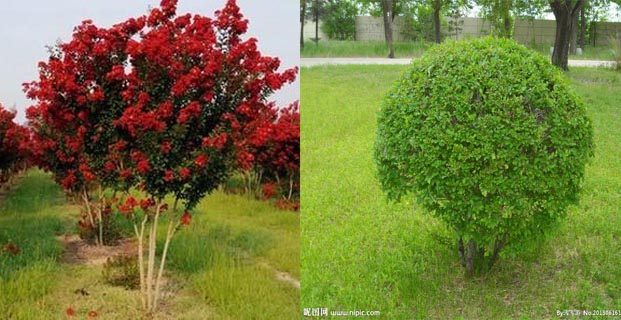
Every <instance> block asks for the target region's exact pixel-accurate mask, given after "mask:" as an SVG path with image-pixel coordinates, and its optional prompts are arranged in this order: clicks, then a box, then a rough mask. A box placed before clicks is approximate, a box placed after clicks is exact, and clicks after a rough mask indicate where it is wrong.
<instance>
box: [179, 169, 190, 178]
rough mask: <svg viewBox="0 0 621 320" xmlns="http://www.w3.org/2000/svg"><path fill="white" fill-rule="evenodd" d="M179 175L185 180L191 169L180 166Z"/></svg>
mask: <svg viewBox="0 0 621 320" xmlns="http://www.w3.org/2000/svg"><path fill="white" fill-rule="evenodd" d="M179 175H180V176H181V178H182V179H184V180H185V179H187V178H189V177H190V175H191V171H190V169H188V168H181V169H180V170H179Z"/></svg>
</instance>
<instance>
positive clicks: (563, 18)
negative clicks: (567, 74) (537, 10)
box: [550, 0, 583, 70]
mask: <svg viewBox="0 0 621 320" xmlns="http://www.w3.org/2000/svg"><path fill="white" fill-rule="evenodd" d="M571 2H572V1H571V0H565V1H562V0H555V1H554V2H550V7H552V12H553V13H554V17H555V18H556V37H555V40H554V50H553V52H552V64H553V65H555V66H557V67H558V68H560V69H561V70H568V68H567V63H568V59H569V41H570V35H571V29H572V24H573V22H574V20H575V18H576V16H577V15H578V13H579V12H580V9H581V8H582V3H583V0H577V2H576V4H575V5H574V6H572V4H571Z"/></svg>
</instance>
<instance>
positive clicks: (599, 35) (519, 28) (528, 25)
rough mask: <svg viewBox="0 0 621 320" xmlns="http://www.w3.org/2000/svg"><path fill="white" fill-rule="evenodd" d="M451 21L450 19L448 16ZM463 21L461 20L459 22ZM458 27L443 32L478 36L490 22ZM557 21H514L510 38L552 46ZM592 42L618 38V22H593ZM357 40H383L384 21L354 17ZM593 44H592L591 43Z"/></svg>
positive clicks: (396, 30)
mask: <svg viewBox="0 0 621 320" xmlns="http://www.w3.org/2000/svg"><path fill="white" fill-rule="evenodd" d="M400 18H401V17H397V18H395V22H394V24H393V38H394V39H395V40H397V41H399V40H403V36H402V35H401V32H400V30H401V28H402V27H401V25H402V23H403V20H402V19H400ZM447 20H449V21H450V18H447ZM462 22H463V23H462ZM458 24H459V28H460V30H458V31H454V30H451V31H449V30H448V28H447V27H446V26H443V28H442V33H443V34H444V35H445V36H446V37H447V38H451V39H463V38H478V37H482V36H485V35H488V34H489V32H490V24H489V22H487V21H485V20H484V19H481V18H461V19H460V20H459V21H458ZM555 34H556V22H555V21H554V20H519V19H518V20H516V21H515V25H514V29H513V38H514V39H515V40H516V41H518V42H520V43H523V44H525V45H532V44H543V45H546V44H548V45H550V46H552V45H554V37H555ZM595 35H596V37H595V45H598V46H599V45H608V41H609V40H608V39H609V37H615V38H616V39H621V23H618V22H599V23H597V24H596V32H595ZM356 40H361V41H368V40H380V41H381V40H384V22H383V20H382V18H381V17H370V16H359V17H356ZM591 45H593V43H591Z"/></svg>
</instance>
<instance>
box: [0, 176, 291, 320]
mask: <svg viewBox="0 0 621 320" xmlns="http://www.w3.org/2000/svg"><path fill="white" fill-rule="evenodd" d="M194 211H195V214H194V216H193V220H192V223H191V224H190V225H189V226H187V227H185V228H184V229H182V230H180V231H179V233H178V234H177V235H176V236H175V237H174V238H173V242H172V244H171V248H170V251H169V259H168V262H167V270H168V275H167V277H168V279H169V280H168V283H167V288H168V291H167V293H166V298H165V299H164V302H163V304H162V307H161V312H160V313H159V314H158V315H156V316H155V319H292V318H295V317H296V316H297V315H298V312H299V289H298V287H296V283H295V279H299V278H300V269H299V243H300V239H299V215H298V214H297V213H291V212H285V211H279V210H277V209H274V208H273V207H272V206H271V205H269V204H268V203H265V202H260V201H255V200H251V199H248V198H247V197H245V196H236V195H225V194H223V193H221V192H216V193H214V194H213V195H211V196H208V197H206V198H205V199H204V200H203V201H202V202H201V203H200V204H199V206H198V208H197V209H196V210H194ZM78 214H79V207H77V206H73V205H70V204H67V203H66V201H65V198H64V195H63V193H62V192H61V191H60V189H59V188H58V187H57V186H56V185H55V184H54V183H53V182H52V180H51V179H50V176H49V175H47V174H45V173H43V172H41V171H38V170H31V171H28V172H27V173H26V174H25V175H24V176H23V177H21V178H20V179H19V182H18V183H17V185H16V186H14V187H13V188H12V190H10V191H9V192H7V193H6V194H4V195H3V197H2V199H1V200H0V244H1V245H5V244H7V243H12V244H15V245H18V246H19V247H20V249H21V252H20V253H19V254H17V255H12V254H9V253H3V254H0V318H2V319H63V318H65V310H66V309H67V308H69V307H71V308H72V309H74V310H75V311H76V313H77V314H76V318H79V319H85V318H86V314H87V312H89V311H91V310H93V311H96V312H97V314H98V317H97V318H99V319H140V317H141V315H140V312H139V311H138V310H139V306H140V298H139V294H138V291H136V290H134V291H132V290H126V289H124V288H121V287H114V286H111V285H108V284H106V283H105V282H104V281H103V278H102V276H101V271H102V266H101V265H86V264H70V263H66V262H64V261H63V259H62V256H63V255H62V253H63V247H62V245H61V243H60V242H59V241H58V240H57V236H60V235H63V234H71V233H75V229H76V227H75V224H76V221H77V217H78ZM162 229H163V228H162ZM160 241H163V234H162V239H161V240H160ZM158 247H159V248H161V247H162V246H161V245H158ZM283 275H287V277H288V279H284V280H283V279H282V278H283V277H282V276H283ZM84 292H86V293H87V294H84Z"/></svg>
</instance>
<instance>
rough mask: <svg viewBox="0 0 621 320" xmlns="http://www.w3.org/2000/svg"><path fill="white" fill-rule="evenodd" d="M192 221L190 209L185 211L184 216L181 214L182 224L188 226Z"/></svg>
mask: <svg viewBox="0 0 621 320" xmlns="http://www.w3.org/2000/svg"><path fill="white" fill-rule="evenodd" d="M190 222H192V214H191V213H190V212H189V211H186V212H184V213H183V216H181V224H182V225H186V226H187V225H189V224H190Z"/></svg>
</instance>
